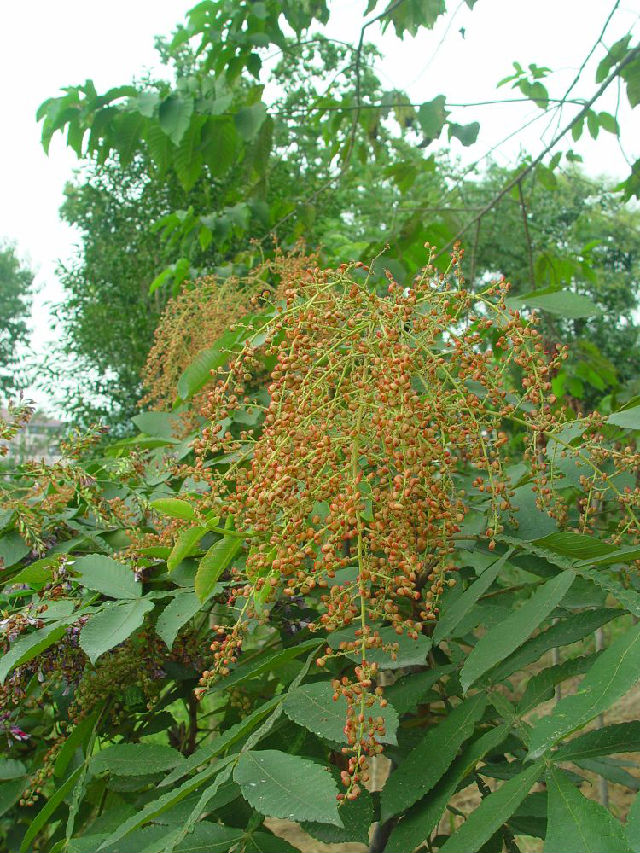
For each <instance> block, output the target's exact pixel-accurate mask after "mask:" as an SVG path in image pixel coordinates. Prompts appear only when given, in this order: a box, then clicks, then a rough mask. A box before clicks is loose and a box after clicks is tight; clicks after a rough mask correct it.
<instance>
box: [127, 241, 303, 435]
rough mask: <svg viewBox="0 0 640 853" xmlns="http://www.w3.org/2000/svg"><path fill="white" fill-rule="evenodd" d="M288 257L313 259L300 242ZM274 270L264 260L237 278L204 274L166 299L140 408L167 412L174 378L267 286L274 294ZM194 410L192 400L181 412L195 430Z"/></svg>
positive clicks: (298, 261)
mask: <svg viewBox="0 0 640 853" xmlns="http://www.w3.org/2000/svg"><path fill="white" fill-rule="evenodd" d="M284 257H285V256H284V253H283V252H282V251H281V250H280V249H276V259H277V260H278V261H280V262H281V261H282V259H283V258H284ZM286 258H287V267H288V268H289V269H292V268H297V267H299V266H301V265H302V266H306V265H308V264H309V263H310V262H313V261H314V256H313V255H307V254H305V249H304V245H303V244H302V243H300V244H298V245H296V246H295V247H294V248H293V249H292V250H291V251H290V252H289V253H288V254H287V255H286ZM274 266H275V265H274V262H273V261H271V260H263V262H262V263H261V264H259V265H258V266H256V267H255V268H254V269H253V270H251V272H250V273H248V274H247V275H245V276H244V277H241V278H240V277H238V276H230V277H228V278H226V279H223V280H220V279H219V278H217V277H216V276H203V277H202V278H198V279H196V280H195V281H193V282H188V283H187V284H186V286H185V287H184V289H183V290H182V291H181V292H180V293H179V294H178V295H177V296H176V297H174V298H173V299H171V300H169V302H168V303H167V307H166V309H165V311H164V313H163V314H162V316H161V318H160V321H159V323H158V326H157V328H156V330H155V333H154V343H153V346H152V347H151V350H150V351H149V355H148V356H147V360H146V363H145V366H144V368H143V371H142V377H141V378H142V382H143V385H144V387H145V389H146V394H145V395H144V396H143V397H142V399H141V400H140V406H148V407H149V408H151V409H158V410H166V409H169V408H171V405H172V403H173V401H174V399H175V394H176V385H177V383H178V380H179V379H180V376H181V374H182V373H183V371H184V370H185V369H186V368H187V367H188V366H189V365H190V364H191V363H192V361H193V360H194V358H195V357H196V356H197V354H198V353H199V352H201V351H202V350H206V349H208V348H209V347H211V346H212V344H214V343H215V342H216V340H217V339H218V338H220V337H221V336H222V335H223V334H224V333H225V332H226V331H227V330H228V329H229V327H230V326H232V325H233V323H234V322H236V321H237V320H239V319H240V318H241V317H243V316H244V315H246V314H247V313H248V312H249V311H250V310H251V309H252V307H253V306H254V305H255V303H256V299H258V300H259V299H260V298H261V296H262V294H263V293H264V292H265V288H266V292H267V294H269V295H270V296H273V288H274V287H275V289H276V291H277V285H278V281H277V278H278V276H277V275H275V276H274V275H273V274H272V273H273V271H274ZM267 282H268V283H269V284H268V285H267ZM198 408H199V405H198V398H196V401H195V402H194V405H193V406H192V407H191V410H190V411H189V412H187V413H184V414H183V419H184V420H185V425H186V427H187V428H190V427H193V425H194V424H193V420H194V418H195V416H196V415H197V411H198Z"/></svg>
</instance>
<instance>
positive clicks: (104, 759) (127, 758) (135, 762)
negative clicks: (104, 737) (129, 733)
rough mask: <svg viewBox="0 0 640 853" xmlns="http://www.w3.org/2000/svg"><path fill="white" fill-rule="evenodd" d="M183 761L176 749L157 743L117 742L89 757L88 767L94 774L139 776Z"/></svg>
mask: <svg viewBox="0 0 640 853" xmlns="http://www.w3.org/2000/svg"><path fill="white" fill-rule="evenodd" d="M183 761H184V756H182V755H181V754H180V753H179V752H178V750H177V749H172V748H171V747H170V746H162V745H161V744H159V743H117V744H115V745H114V746H109V747H107V748H106V749H102V750H100V752H97V753H96V754H95V755H93V756H92V757H91V761H90V762H89V769H90V771H91V772H92V773H93V774H94V775H97V774H98V773H105V772H109V773H113V774H114V775H115V776H139V775H140V772H141V770H144V772H145V773H160V772H162V771H164V770H172V769H173V768H174V767H175V766H176V765H177V764H180V763H181V762H183Z"/></svg>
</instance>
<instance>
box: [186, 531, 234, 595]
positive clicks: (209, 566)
mask: <svg viewBox="0 0 640 853" xmlns="http://www.w3.org/2000/svg"><path fill="white" fill-rule="evenodd" d="M242 541H243V540H242V539H241V538H240V537H239V536H225V537H224V538H222V539H219V540H218V541H217V542H216V543H215V544H214V545H212V546H211V548H209V550H208V551H207V553H206V554H205V555H204V557H203V558H202V559H201V560H200V565H199V566H198V571H197V573H196V594H197V596H198V598H199V599H200V601H206V600H207V599H208V598H209V597H210V595H211V594H212V592H213V590H214V589H215V587H216V584H217V583H218V579H219V578H220V576H221V575H222V573H223V572H224V570H225V569H226V568H227V566H228V565H229V564H230V563H231V561H232V560H233V558H234V557H235V556H236V554H237V553H238V551H239V550H240V549H241V548H242Z"/></svg>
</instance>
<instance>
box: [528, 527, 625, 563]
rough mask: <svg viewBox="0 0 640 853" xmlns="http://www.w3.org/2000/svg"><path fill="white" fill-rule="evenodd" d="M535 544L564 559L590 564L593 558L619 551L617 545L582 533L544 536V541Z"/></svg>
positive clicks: (538, 540)
mask: <svg viewBox="0 0 640 853" xmlns="http://www.w3.org/2000/svg"><path fill="white" fill-rule="evenodd" d="M533 544H534V545H538V546H540V547H541V548H547V549H548V550H549V551H553V552H554V553H555V554H560V555H561V556H563V557H569V558H571V559H573V560H584V561H585V562H589V563H590V561H591V560H590V558H592V557H593V558H597V557H603V556H606V555H608V554H611V553H613V552H614V551H616V550H617V547H616V546H615V545H609V544H608V543H607V542H602V541H601V540H600V539H595V538H594V537H593V536H584V535H583V534H581V533H551V534H549V535H548V536H543V537H542V539H534V540H533Z"/></svg>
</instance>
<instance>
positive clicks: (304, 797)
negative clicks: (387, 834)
mask: <svg viewBox="0 0 640 853" xmlns="http://www.w3.org/2000/svg"><path fill="white" fill-rule="evenodd" d="M233 778H234V780H235V781H236V782H237V783H238V784H239V785H240V786H241V788H242V796H243V797H244V798H245V800H247V802H248V803H249V805H251V806H253V808H254V809H256V810H257V811H259V812H260V813H261V814H264V815H267V816H268V817H280V818H287V819H289V820H293V821H296V822H299V821H303V820H315V821H318V822H319V823H333V824H335V825H336V826H342V821H341V820H340V816H339V814H338V804H337V801H336V796H337V794H338V788H337V785H336V783H335V782H334V780H333V779H332V778H331V776H330V775H329V774H328V773H327V772H326V771H325V770H324V768H323V767H321V766H320V765H318V764H315V763H314V762H313V761H309V760H308V759H306V758H301V757H300V756H298V755H287V754H286V753H284V752H278V751H277V750H274V749H268V750H262V751H256V752H244V753H242V754H241V756H240V758H239V760H238V763H237V765H236V768H235V770H234V773H233Z"/></svg>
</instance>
